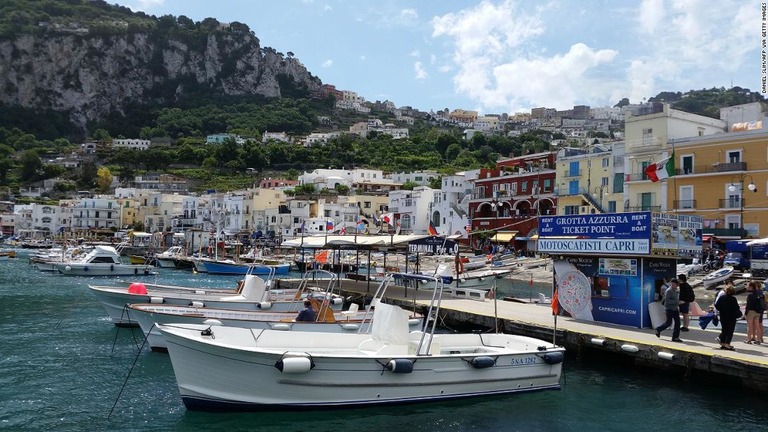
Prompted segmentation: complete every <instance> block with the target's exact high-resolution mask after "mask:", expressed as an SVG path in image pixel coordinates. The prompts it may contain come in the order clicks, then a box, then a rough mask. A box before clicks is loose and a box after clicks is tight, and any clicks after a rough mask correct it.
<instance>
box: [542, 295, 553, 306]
mask: <svg viewBox="0 0 768 432" xmlns="http://www.w3.org/2000/svg"><path fill="white" fill-rule="evenodd" d="M539 303H542V304H549V303H552V299H551V298H549V297H547V296H545V295H544V293H539Z"/></svg>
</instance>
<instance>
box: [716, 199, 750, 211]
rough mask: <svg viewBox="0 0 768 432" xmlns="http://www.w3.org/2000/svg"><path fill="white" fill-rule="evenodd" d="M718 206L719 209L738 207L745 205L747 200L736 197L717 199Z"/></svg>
mask: <svg viewBox="0 0 768 432" xmlns="http://www.w3.org/2000/svg"><path fill="white" fill-rule="evenodd" d="M718 203H719V205H718V207H719V208H721V209H739V208H744V207H745V206H746V205H747V200H745V199H739V198H738V197H736V198H726V199H721V200H718Z"/></svg>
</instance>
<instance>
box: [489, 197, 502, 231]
mask: <svg viewBox="0 0 768 432" xmlns="http://www.w3.org/2000/svg"><path fill="white" fill-rule="evenodd" d="M500 207H501V205H500V204H499V199H498V198H496V197H493V198H491V210H492V211H493V214H494V222H493V229H494V230H497V229H498V228H499V208H500ZM496 232H497V233H498V231H496Z"/></svg>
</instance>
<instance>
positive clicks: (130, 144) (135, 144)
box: [112, 138, 150, 150]
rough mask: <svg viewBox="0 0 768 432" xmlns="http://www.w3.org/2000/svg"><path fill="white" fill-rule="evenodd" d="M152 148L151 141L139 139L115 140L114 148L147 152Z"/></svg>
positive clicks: (113, 141)
mask: <svg viewBox="0 0 768 432" xmlns="http://www.w3.org/2000/svg"><path fill="white" fill-rule="evenodd" d="M149 146H150V141H149V140H143V139H137V138H125V139H119V138H116V139H113V140H112V148H127V149H131V150H146V149H148V148H149Z"/></svg>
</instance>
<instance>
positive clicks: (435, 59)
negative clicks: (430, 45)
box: [429, 54, 437, 64]
mask: <svg viewBox="0 0 768 432" xmlns="http://www.w3.org/2000/svg"><path fill="white" fill-rule="evenodd" d="M435 62H437V56H436V55H434V54H430V56H429V64H435Z"/></svg>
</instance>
